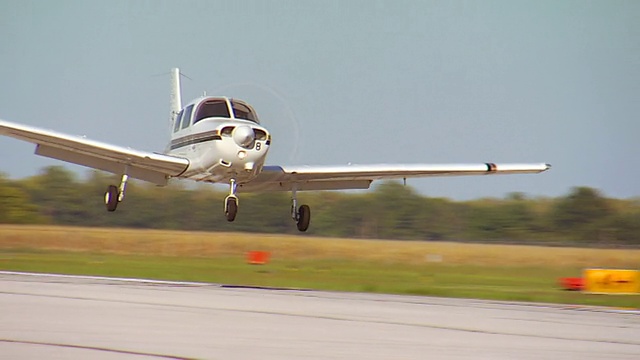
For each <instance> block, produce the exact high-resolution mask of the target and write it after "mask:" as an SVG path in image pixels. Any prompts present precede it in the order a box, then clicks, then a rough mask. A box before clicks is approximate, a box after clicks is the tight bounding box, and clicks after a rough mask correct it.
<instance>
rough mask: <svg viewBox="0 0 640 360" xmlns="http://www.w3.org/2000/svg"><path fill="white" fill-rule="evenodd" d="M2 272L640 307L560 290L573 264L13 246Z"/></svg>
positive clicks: (0, 257)
mask: <svg viewBox="0 0 640 360" xmlns="http://www.w3.org/2000/svg"><path fill="white" fill-rule="evenodd" d="M0 269H2V270H11V271H29V272H47V273H60V274H82V275H99V276H114V277H136V278H150V279H165V280H184V281H201V282H214V283H223V284H239V285H249V286H273V287H293V288H312V289H321V290H334V291H362V292H377V293H395V294H413V295H429V296H445V297H468V298H479V299H495V300H514V301H531V302H551V303H565V304H584V305H601V306H616V307H627V308H640V295H633V296H606V295H586V294H581V293H578V292H568V291H562V290H560V289H559V288H558V286H557V283H556V281H557V278H558V277H561V276H577V275H579V274H580V272H581V268H580V267H575V266H557V265H554V266H548V265H540V266H531V265H527V266H514V265H510V266H495V265H464V264H457V265H451V264H446V263H423V264H410V263H393V262H389V263H385V264H381V263H380V262H379V261H371V260H349V259H301V260H293V259H274V260H273V261H271V262H270V263H269V264H267V265H248V264H246V262H245V258H244V253H243V252H238V254H237V255H236V256H230V255H224V256H215V257H202V256H188V257H185V256H159V255H140V254H136V255H131V254H129V255H122V254H113V253H101V252H77V251H76V252H72V251H56V250H35V249H32V248H22V249H15V248H14V249H4V250H0Z"/></svg>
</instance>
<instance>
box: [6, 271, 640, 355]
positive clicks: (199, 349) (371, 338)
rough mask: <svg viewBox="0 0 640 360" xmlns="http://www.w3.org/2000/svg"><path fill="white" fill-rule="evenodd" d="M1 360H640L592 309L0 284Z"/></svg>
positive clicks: (632, 317)
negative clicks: (152, 359)
mask: <svg viewBox="0 0 640 360" xmlns="http://www.w3.org/2000/svg"><path fill="white" fill-rule="evenodd" d="M0 358H1V359H42V358H47V359H87V358H91V359H129V358H131V359H144V358H159V359H162V358H170V359H174V358H178V359H181V358H197V359H427V358H429V359H598V360H601V359H636V360H637V359H640V314H638V313H637V312H631V311H629V312H624V311H611V310H605V309H600V308H575V307H563V306H557V305H531V304H522V303H505V302H491V301H479V300H462V299H445V298H428V297H413V296H393V295H371V294H353V293H330V292H315V291H292V290H266V289H243V288H227V287H223V286H221V285H215V284H199V283H172V282H152V281H141V280H126V279H120V280H117V279H104V278H91V277H64V276H45V275H28V274H15V273H14V274H11V273H6V272H5V273H2V272H0Z"/></svg>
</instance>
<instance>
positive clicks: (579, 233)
mask: <svg viewBox="0 0 640 360" xmlns="http://www.w3.org/2000/svg"><path fill="white" fill-rule="evenodd" d="M118 182H119V180H118V179H117V178H116V177H114V176H112V175H109V174H105V173H101V172H97V171H93V172H90V173H89V175H88V176H87V177H86V178H84V179H79V178H78V177H77V176H76V175H75V173H73V172H71V171H69V170H66V169H65V168H63V167H58V166H53V167H47V168H45V169H43V170H42V171H41V172H40V174H38V175H36V176H32V177H29V178H24V179H18V180H12V179H9V178H7V177H6V176H3V175H0V223H12V224H57V225H77V226H96V227H133V228H152V229H181V230H204V231H246V232H260V233H283V234H295V233H297V230H296V227H295V224H294V222H293V221H292V220H291V218H290V206H291V202H290V194H289V193H280V192H273V193H256V194H252V193H249V194H242V196H241V197H240V212H239V215H238V218H237V219H236V221H235V222H233V223H228V222H227V221H226V220H225V219H224V216H223V214H222V213H223V211H222V204H223V199H224V197H225V196H226V191H222V190H219V189H216V188H214V187H212V186H211V185H207V184H203V185H197V186H194V187H192V188H188V187H186V185H185V184H186V182H180V181H176V182H175V183H173V184H171V185H170V186H168V187H166V188H159V187H156V186H154V185H150V184H147V183H142V182H130V184H129V186H128V188H127V198H126V200H125V201H124V202H123V203H122V204H120V206H119V207H118V210H117V211H116V212H115V213H108V212H107V211H106V209H105V207H104V203H103V194H104V191H105V189H106V187H107V185H108V184H112V183H114V184H117V183H118ZM299 202H300V203H307V204H309V205H310V206H311V209H312V221H311V226H310V228H309V231H308V233H309V234H312V235H318V236H335V237H348V238H379V239H402V240H424V241H435V240H439V241H478V242H510V243H548V244H566V245H575V244H578V245H580V244H582V245H600V246H618V245H625V246H629V245H631V246H640V199H638V198H636V199H611V198H607V197H605V196H603V195H602V194H601V193H600V192H599V191H598V190H596V189H593V188H589V187H575V188H573V189H570V191H569V192H568V193H567V194H566V195H565V196H561V197H557V198H529V197H527V196H526V195H525V194H522V193H511V194H508V195H507V196H505V197H504V198H500V199H495V198H488V199H479V200H472V201H453V200H450V199H446V198H433V197H427V196H423V195H420V194H418V193H417V192H416V191H415V190H414V189H412V188H411V187H409V186H404V185H402V184H399V183H396V182H386V183H381V184H379V185H377V186H375V187H374V189H373V190H370V191H367V192H356V193H353V192H309V193H300V195H299Z"/></svg>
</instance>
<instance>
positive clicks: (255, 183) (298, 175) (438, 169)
mask: <svg viewBox="0 0 640 360" xmlns="http://www.w3.org/2000/svg"><path fill="white" fill-rule="evenodd" d="M549 168H551V165H549V164H544V163H540V164H493V163H486V164H440V165H438V164H389V165H384V164H380V165H345V166H300V167H289V166H287V167H283V166H265V167H264V169H263V170H262V173H260V175H258V177H257V178H255V179H254V180H252V181H251V182H249V183H246V184H240V185H239V187H240V190H243V191H290V190H292V189H293V188H294V187H295V189H296V190H300V191H304V190H345V189H368V188H369V186H370V185H371V183H372V182H373V181H374V180H381V179H406V178H414V177H427V176H460V175H496V174H537V173H540V172H543V171H546V170H548V169H549Z"/></svg>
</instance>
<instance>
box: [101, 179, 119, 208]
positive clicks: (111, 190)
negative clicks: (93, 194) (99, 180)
mask: <svg viewBox="0 0 640 360" xmlns="http://www.w3.org/2000/svg"><path fill="white" fill-rule="evenodd" d="M104 204H105V205H106V206H107V211H116V208H117V207H118V187H117V186H115V185H109V187H107V192H106V193H104Z"/></svg>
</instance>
